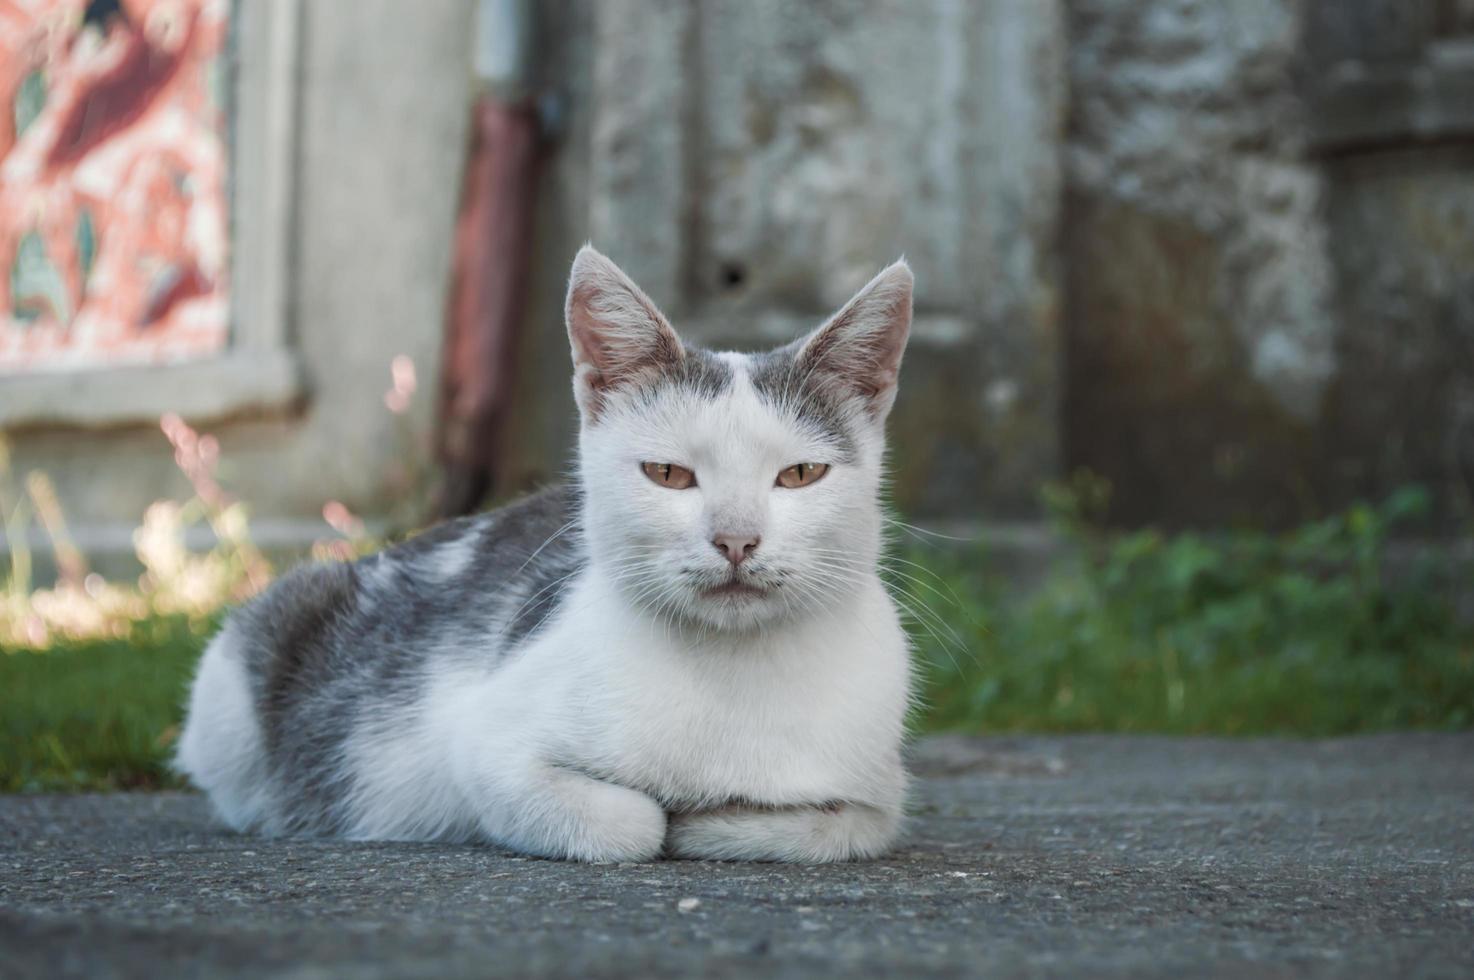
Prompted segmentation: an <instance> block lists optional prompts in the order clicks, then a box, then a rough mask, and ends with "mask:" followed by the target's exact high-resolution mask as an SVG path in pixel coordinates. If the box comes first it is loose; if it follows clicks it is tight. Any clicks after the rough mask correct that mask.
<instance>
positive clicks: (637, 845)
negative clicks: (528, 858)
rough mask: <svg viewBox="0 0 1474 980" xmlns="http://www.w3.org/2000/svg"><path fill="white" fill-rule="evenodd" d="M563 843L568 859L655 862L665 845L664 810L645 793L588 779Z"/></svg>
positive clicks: (562, 854) (564, 854)
mask: <svg viewBox="0 0 1474 980" xmlns="http://www.w3.org/2000/svg"><path fill="white" fill-rule="evenodd" d="M580 795H582V796H583V797H584V799H582V800H579V801H578V805H577V806H576V808H575V812H574V813H573V814H572V815H571V816H572V819H570V820H569V822H568V827H567V834H566V837H565V841H564V844H565V846H564V849H563V853H561V854H558V855H556V856H558V857H565V858H568V859H570V860H574V861H589V862H591V863H594V864H609V863H614V862H619V861H653V860H655V859H656V858H657V857H659V856H660V852H661V849H662V847H663V846H664V844H665V835H666V816H665V810H664V809H663V808H662V807H661V806H660V804H659V803H656V802H655V801H654V800H652V799H651V798H650V797H648V796H646V795H645V794H644V793H639V792H636V791H635V790H632V789H626V788H625V787H623V786H615V785H613V784H612V783H605V782H600V781H598V780H593V779H590V780H587V782H586V785H585V787H584V789H583V791H582V792H581V794H580Z"/></svg>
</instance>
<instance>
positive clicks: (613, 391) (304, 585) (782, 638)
mask: <svg viewBox="0 0 1474 980" xmlns="http://www.w3.org/2000/svg"><path fill="white" fill-rule="evenodd" d="M911 295H912V274H911V270H910V268H909V267H908V266H907V265H906V263H905V261H904V260H901V261H898V262H896V263H895V264H893V265H891V266H889V267H888V268H886V269H884V270H883V271H882V272H881V273H880V274H879V275H877V276H876V277H875V278H874V279H873V280H871V281H870V283H869V284H868V285H866V286H865V287H864V288H863V289H861V290H860V292H859V293H858V294H856V295H855V296H854V298H853V299H851V300H850V301H849V302H848V303H847V304H845V305H844V306H843V308H841V309H840V310H839V312H837V313H836V314H834V315H833V316H832V317H831V318H830V319H829V320H828V321H826V322H825V323H824V324H823V325H821V326H820V327H818V328H817V329H816V330H814V331H813V332H812V333H810V334H809V335H807V336H806V337H803V338H800V339H799V340H796V341H794V342H793V343H790V344H788V345H787V346H785V347H781V348H779V349H777V350H774V351H770V352H767V353H761V354H735V353H711V352H708V351H705V350H702V349H700V348H697V347H695V346H691V345H688V344H685V343H683V342H682V341H681V339H680V338H679V337H678V336H677V335H676V333H675V331H674V330H673V329H672V327H671V325H670V323H669V322H668V321H667V320H666V318H665V316H664V315H662V314H661V312H660V311H659V310H658V309H657V308H656V306H655V304H654V303H652V302H651V300H650V299H649V298H648V297H647V296H646V295H645V294H644V293H643V292H641V290H640V288H639V287H638V286H636V285H635V284H634V282H632V281H631V280H630V279H629V277H628V276H626V275H625V274H624V272H623V271H621V270H620V269H619V268H618V267H617V266H616V265H614V263H613V262H611V261H610V260H609V259H608V258H606V257H604V256H603V255H602V254H600V253H599V252H597V251H595V250H594V249H593V248H592V247H590V246H585V247H584V248H583V250H582V251H580V252H579V253H578V256H577V257H576V258H575V260H574V262H573V267H572V272H571V275H570V282H569V289H568V298H567V305H566V321H567V329H568V335H569V339H570V342H571V346H572V352H573V366H574V372H573V389H574V396H575V401H576V402H577V406H578V412H579V417H580V430H579V439H578V456H577V473H578V479H577V480H576V481H575V485H573V486H563V487H553V488H550V489H547V490H544V491H542V492H540V493H537V494H535V495H532V496H530V497H526V498H524V499H522V500H521V501H519V502H517V503H513V504H511V505H510V506H507V507H504V508H502V509H500V510H496V511H493V512H490V513H486V514H482V515H479V516H476V517H471V518H462V519H460V520H456V521H451V522H448V523H445V524H441V525H439V526H436V527H433V528H431V529H430V530H428V531H425V532H423V533H421V534H419V535H418V536H416V537H413V538H411V539H409V540H408V541H406V542H404V543H402V544H399V545H397V546H395V547H391V548H388V549H387V550H384V551H381V552H379V553H378V554H375V555H371V556H369V557H366V558H362V559H360V560H358V561H355V562H351V563H348V562H340V563H326V564H314V565H308V566H304V567H300V568H298V569H296V570H294V571H292V572H290V573H289V574H287V575H285V576H283V577H282V578H281V579H279V580H278V581H277V582H276V583H275V584H274V585H273V586H272V587H271V588H269V589H267V590H266V591H265V592H264V593H263V594H261V595H259V596H258V597H256V598H255V599H252V600H250V601H248V602H247V603H246V604H244V605H243V606H242V607H241V608H239V609H238V610H236V611H235V612H234V613H233V614H232V615H231V616H230V617H229V619H228V620H227V621H226V623H225V625H224V626H223V627H222V628H221V630H220V632H219V634H218V635H217V636H216V637H215V638H214V639H213V640H212V641H211V643H210V645H209V647H208V648H207V650H206V652H205V655H204V657H203V659H202V661H201V664H200V667H199V671H198V674H197V676H196V678H195V680H194V684H193V689H192V691H191V694H190V699H189V705H188V717H187V720H186V722H185V725H184V729H183V732H182V735H181V737H180V743H179V748H178V752H177V758H176V765H177V767H178V768H179V769H180V771H182V772H183V773H184V774H186V775H188V777H189V778H190V779H191V780H192V781H193V782H194V783H195V784H196V785H197V786H199V787H200V788H201V789H203V790H204V791H205V792H206V793H207V794H208V795H209V798H210V800H211V802H212V804H213V806H214V808H215V810H216V811H217V813H218V814H219V816H220V817H221V818H223V820H224V822H225V823H227V824H228V825H230V826H231V827H233V828H235V829H237V830H240V831H247V830H254V831H257V832H260V833H263V834H267V835H314V836H337V837H344V838H349V839H358V840H450V841H472V840H475V841H485V842H491V843H495V844H498V845H501V846H504V847H507V848H510V849H513V850H515V851H519V852H523V853H526V854H532V855H541V856H545V857H550V858H564V859H573V860H581V861H591V862H621V861H647V860H651V859H655V858H657V857H660V856H662V855H664V856H669V857H675V858H702V859H728V860H768V861H795V862H811V863H812V862H826V861H840V860H849V859H861V858H870V857H874V856H877V855H880V854H882V853H884V852H885V851H886V850H887V849H889V848H890V847H891V846H892V844H893V843H894V841H895V840H896V839H897V836H898V834H899V833H900V830H901V827H902V821H903V809H904V802H905V797H906V788H907V774H906V771H905V768H904V765H903V762H902V740H903V735H904V724H905V715H906V710H907V707H908V703H909V692H910V690H911V676H910V659H909V654H908V646H907V640H906V635H905V633H904V631H903V629H902V626H901V623H900V620H899V617H898V615H897V611H896V608H895V606H894V605H893V603H892V601H891V598H890V596H889V594H888V593H887V591H886V589H885V587H884V586H883V584H882V581H881V579H880V576H879V573H878V568H877V566H878V562H879V560H880V555H881V548H882V510H881V504H880V500H879V493H880V485H881V480H882V462H883V460H882V457H883V455H884V451H885V438H884V425H885V419H886V416H887V414H888V412H889V411H890V408H891V405H892V403H893V402H894V400H895V397H896V387H897V375H898V372H899V369H900V364H901V356H902V353H903V350H904V348H905V344H906V338H907V334H908V332H909V330H910V323H911Z"/></svg>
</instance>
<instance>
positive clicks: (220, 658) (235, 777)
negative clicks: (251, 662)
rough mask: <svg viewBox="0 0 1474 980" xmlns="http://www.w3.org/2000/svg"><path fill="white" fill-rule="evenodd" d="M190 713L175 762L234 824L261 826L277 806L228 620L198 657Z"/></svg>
mask: <svg viewBox="0 0 1474 980" xmlns="http://www.w3.org/2000/svg"><path fill="white" fill-rule="evenodd" d="M188 717H189V721H190V722H191V724H186V725H185V726H184V731H183V733H182V734H181V735H180V737H179V746H178V749H177V751H176V755H175V765H176V766H177V767H178V768H179V769H180V771H182V772H185V773H188V774H189V777H190V778H191V779H192V780H193V781H194V783H195V785H196V786H198V787H200V788H201V789H203V790H204V791H205V792H207V793H209V794H210V800H211V801H212V802H213V803H214V804H215V809H216V811H217V812H218V813H219V814H220V817H221V819H223V820H224V821H225V822H226V823H227V824H229V825H230V826H231V827H232V828H233V829H235V830H246V829H249V828H252V827H257V828H260V827H262V825H263V822H264V821H265V820H266V819H267V818H268V815H269V814H270V813H271V812H272V810H273V808H272V806H271V798H270V792H271V790H270V785H271V784H270V781H269V780H268V779H267V775H266V757H265V752H264V748H263V746H262V744H261V726H260V723H259V722H258V721H257V719H256V709H255V705H254V703H253V700H252V698H251V688H250V682H249V681H248V680H247V678H246V669H245V665H244V664H242V663H241V661H240V653H239V651H238V650H237V648H236V639H235V637H234V635H233V634H232V633H231V630H230V627H228V626H227V627H226V628H225V629H224V630H222V631H221V632H220V635H219V636H217V637H215V639H214V640H212V641H211V643H210V645H209V647H208V648H206V650H205V655H204V657H203V658H201V660H200V667H199V672H198V674H197V675H196V677H195V682H194V686H193V687H192V688H191V689H190V698H189V715H188Z"/></svg>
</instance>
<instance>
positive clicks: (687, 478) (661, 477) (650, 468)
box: [640, 463, 696, 490]
mask: <svg viewBox="0 0 1474 980" xmlns="http://www.w3.org/2000/svg"><path fill="white" fill-rule="evenodd" d="M640 467H641V468H642V469H643V470H644V471H645V475H646V476H648V477H649V478H650V479H652V480H654V481H655V482H656V483H658V484H660V485H661V486H663V487H670V488H671V489H672V490H684V489H686V488H687V487H694V486H696V474H695V473H692V472H691V471H690V470H688V469H686V468H685V467H684V466H677V465H676V464H675V463H641V464H640Z"/></svg>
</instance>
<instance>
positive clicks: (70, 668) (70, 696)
mask: <svg viewBox="0 0 1474 980" xmlns="http://www.w3.org/2000/svg"><path fill="white" fill-rule="evenodd" d="M203 629H204V628H203V627H201V628H198V629H196V628H191V627H190V625H189V624H188V623H187V622H185V621H184V620H182V619H158V620H153V621H150V622H145V623H141V624H139V625H138V626H136V627H135V628H134V630H133V632H132V634H131V635H130V636H128V637H127V638H124V639H117V640H96V641H90V642H86V643H77V644H73V645H69V646H57V647H52V648H51V649H49V650H44V651H39V652H38V651H25V650H19V651H6V652H0V791H4V792H17V791H21V792H32V791H51V790H81V789H89V790H90V789H138V788H157V787H162V786H167V785H173V784H174V777H173V776H172V774H170V772H169V771H168V765H167V762H168V757H169V753H170V751H171V750H172V744H171V743H172V741H173V737H174V734H175V732H176V731H177V725H178V723H179V718H180V708H181V706H182V703H183V696H184V691H185V688H186V686H187V684H188V682H189V678H190V677H191V675H192V672H193V670H194V664H195V660H196V658H198V656H199V654H200V651H201V650H202V649H203V646H204V642H205V639H206V637H205V635H204V633H203Z"/></svg>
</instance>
